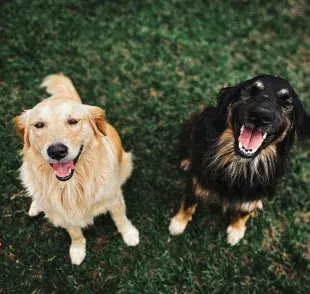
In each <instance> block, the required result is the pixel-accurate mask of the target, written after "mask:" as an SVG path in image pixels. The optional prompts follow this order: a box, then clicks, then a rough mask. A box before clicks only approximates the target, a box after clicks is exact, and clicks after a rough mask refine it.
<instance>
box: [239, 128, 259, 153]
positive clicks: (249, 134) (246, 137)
mask: <svg viewBox="0 0 310 294" xmlns="http://www.w3.org/2000/svg"><path fill="white" fill-rule="evenodd" d="M238 141H239V142H240V143H241V144H242V146H243V147H244V148H246V149H248V150H249V149H252V150H253V149H257V148H259V147H260V145H262V143H263V133H262V131H259V130H255V131H252V130H249V129H247V128H244V130H243V132H242V133H241V134H240V136H239V138H238Z"/></svg>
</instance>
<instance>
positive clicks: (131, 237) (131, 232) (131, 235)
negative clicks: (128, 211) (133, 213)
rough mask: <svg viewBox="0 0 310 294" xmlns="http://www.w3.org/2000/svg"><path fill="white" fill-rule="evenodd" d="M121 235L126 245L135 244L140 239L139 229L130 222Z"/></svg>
mask: <svg viewBox="0 0 310 294" xmlns="http://www.w3.org/2000/svg"><path fill="white" fill-rule="evenodd" d="M122 237H123V240H124V242H125V243H126V244H127V245H128V246H136V245H138V244H139V241H140V239H139V231H138V230H137V229H136V228H135V227H134V226H133V225H132V224H130V226H128V228H127V229H126V230H125V231H124V233H123V234H122Z"/></svg>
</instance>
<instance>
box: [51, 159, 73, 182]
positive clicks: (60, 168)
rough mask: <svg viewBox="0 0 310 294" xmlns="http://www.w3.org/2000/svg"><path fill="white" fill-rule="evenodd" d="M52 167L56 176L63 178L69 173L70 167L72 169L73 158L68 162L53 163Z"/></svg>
mask: <svg viewBox="0 0 310 294" xmlns="http://www.w3.org/2000/svg"><path fill="white" fill-rule="evenodd" d="M53 169H54V172H55V174H56V175H57V176H58V177H60V178H64V177H66V176H68V175H69V174H70V172H71V169H74V163H73V160H71V161H68V162H57V163H53Z"/></svg>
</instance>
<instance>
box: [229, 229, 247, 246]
mask: <svg viewBox="0 0 310 294" xmlns="http://www.w3.org/2000/svg"><path fill="white" fill-rule="evenodd" d="M245 230H246V227H245V226H244V227H240V228H236V227H233V226H228V228H227V242H228V244H230V245H231V246H234V245H236V244H237V243H238V242H239V241H240V240H241V239H242V238H243V237H244V234H245Z"/></svg>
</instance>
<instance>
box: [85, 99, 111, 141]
mask: <svg viewBox="0 0 310 294" xmlns="http://www.w3.org/2000/svg"><path fill="white" fill-rule="evenodd" d="M86 107H87V109H88V111H89V113H90V122H91V125H92V127H93V129H94V131H95V133H98V131H99V132H100V133H101V134H103V135H104V136H106V135H107V130H106V127H107V122H106V120H105V115H104V110H103V109H101V108H100V107H97V106H89V105H86Z"/></svg>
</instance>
